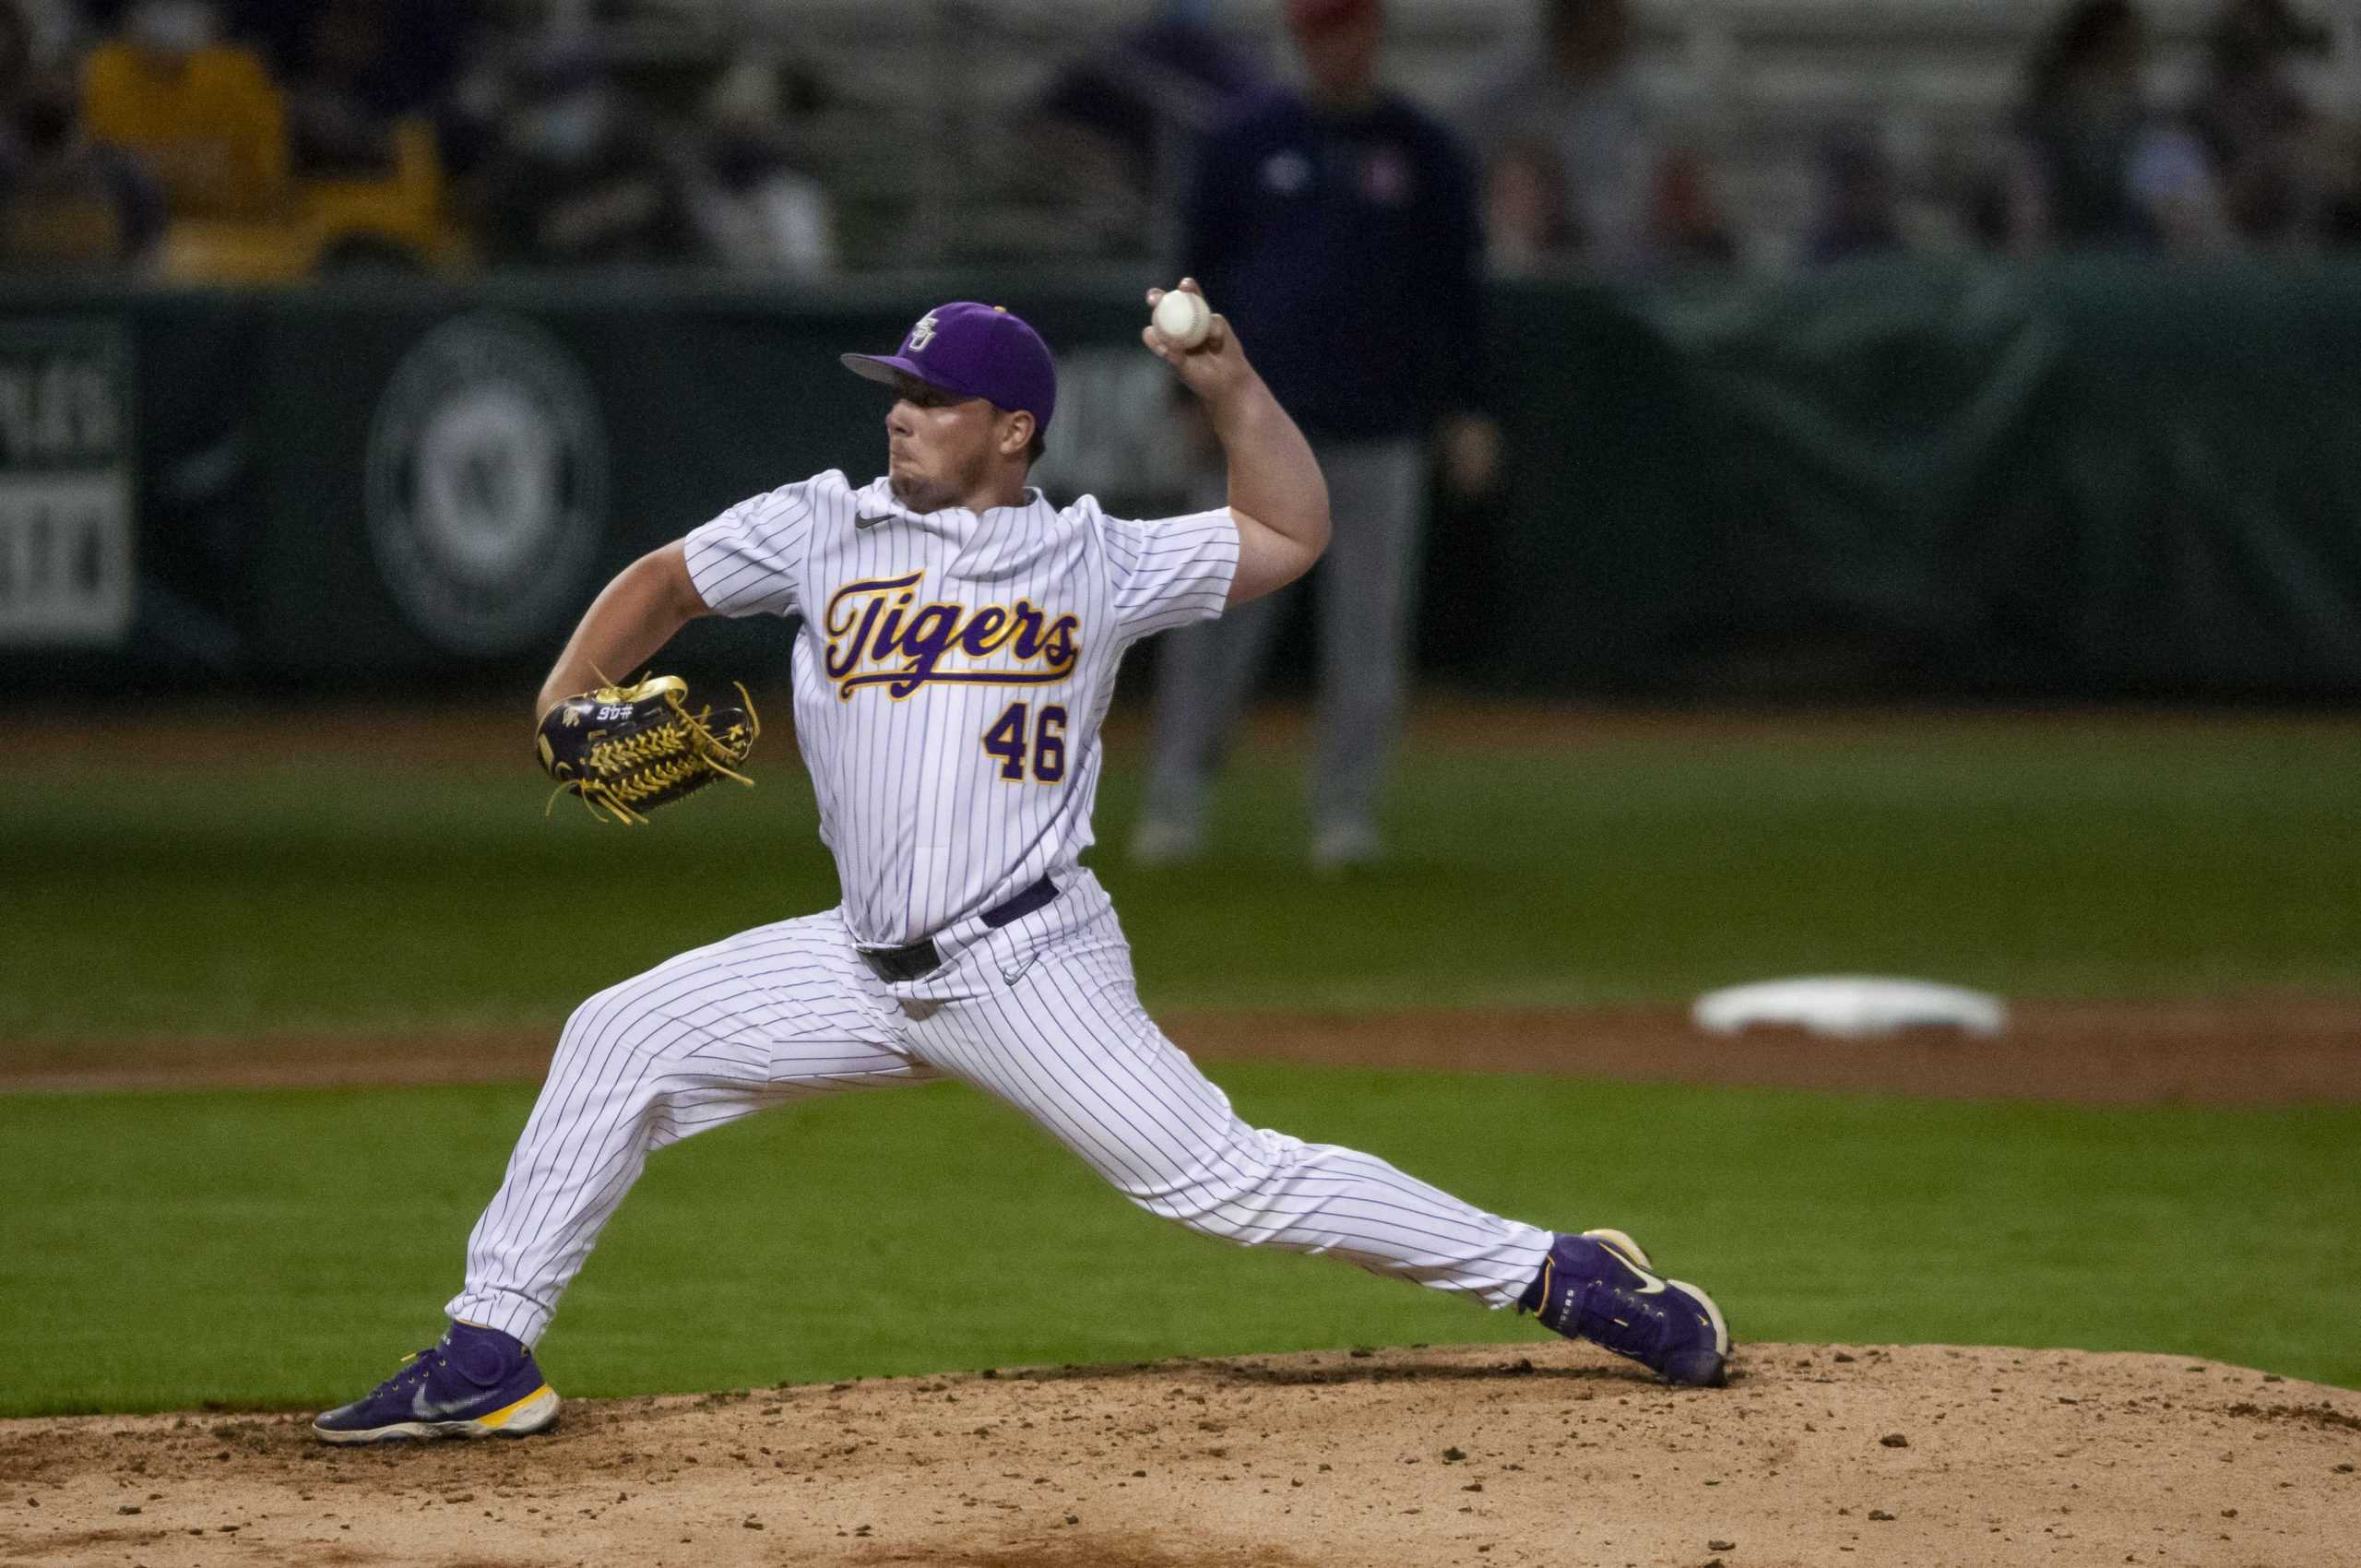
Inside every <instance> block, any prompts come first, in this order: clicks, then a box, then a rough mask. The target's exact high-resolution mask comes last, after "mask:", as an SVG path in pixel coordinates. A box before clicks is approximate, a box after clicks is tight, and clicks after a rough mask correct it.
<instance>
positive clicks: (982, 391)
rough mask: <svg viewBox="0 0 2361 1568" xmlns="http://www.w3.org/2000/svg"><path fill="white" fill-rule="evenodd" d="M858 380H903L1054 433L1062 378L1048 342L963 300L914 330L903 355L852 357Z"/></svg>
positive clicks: (1016, 318)
mask: <svg viewBox="0 0 2361 1568" xmlns="http://www.w3.org/2000/svg"><path fill="white" fill-rule="evenodd" d="M843 359H844V367H845V368H846V369H847V370H848V371H850V372H852V373H853V374H855V375H864V376H867V377H868V378H869V379H870V380H872V381H883V382H885V383H886V384H888V385H889V386H890V385H891V384H892V383H893V380H894V377H895V376H896V374H902V375H910V376H916V377H917V378H918V379H919V380H920V381H923V382H925V383H926V384H927V385H928V386H938V387H941V388H942V389H943V391H945V392H956V393H957V394H959V396H961V397H963V398H984V399H985V400H986V401H988V402H990V403H991V405H992V406H993V407H994V408H998V409H1006V410H1011V411H1014V410H1018V409H1022V410H1025V411H1026V413H1028V414H1031V415H1032V416H1033V426H1034V429H1035V430H1036V431H1047V430H1048V429H1049V428H1050V410H1052V409H1054V408H1056V407H1057V403H1058V371H1057V366H1056V365H1054V364H1053V363H1051V362H1050V346H1049V345H1048V344H1047V343H1044V342H1042V341H1041V335H1040V334H1039V333H1038V332H1036V331H1034V330H1033V328H1032V327H1028V326H1026V323H1025V318H1024V317H1023V316H1020V315H1011V314H1010V313H1009V312H1008V310H1007V309H1005V308H1004V307H1003V306H1000V305H983V304H978V303H976V302H975V301H973V300H959V301H955V303H951V304H947V305H937V306H935V307H934V308H933V309H932V310H931V311H929V312H927V313H926V314H925V315H922V316H920V317H919V318H918V321H917V322H916V323H915V324H913V325H912V327H910V334H909V336H908V337H907V338H905V339H902V351H901V352H900V353H898V354H846V355H844V356H843Z"/></svg>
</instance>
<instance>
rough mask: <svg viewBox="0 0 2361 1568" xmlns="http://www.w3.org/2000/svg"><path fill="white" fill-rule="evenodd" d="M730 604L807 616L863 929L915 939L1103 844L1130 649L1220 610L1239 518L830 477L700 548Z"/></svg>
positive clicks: (822, 744)
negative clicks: (923, 497)
mask: <svg viewBox="0 0 2361 1568" xmlns="http://www.w3.org/2000/svg"><path fill="white" fill-rule="evenodd" d="M685 547H686V552H687V557H688V567H689V576H690V577H691V578H692V579H693V580H694V582H695V584H696V588H697V592H698V593H699V594H700V595H702V596H703V598H704V600H705V601H706V604H707V605H708V606H710V607H711V608H712V609H714V610H715V611H717V612H720V613H722V614H726V615H756V614H773V615H800V616H801V617H802V622H803V624H802V627H801V631H799V632H798V633H797V635H796V645H797V646H796V647H795V650H794V682H795V730H796V743H797V744H798V746H800V747H801V750H802V753H803V760H804V766H806V767H808V768H809V769H810V770H811V773H812V782H813V788H814V789H815V790H816V791H817V793H818V795H819V801H820V837H821V839H822V841H823V842H825V844H826V845H827V846H828V848H829V849H830V850H831V851H832V852H833V853H834V854H835V856H836V875H837V879H838V881H839V882H840V884H841V885H842V887H843V893H844V919H845V923H846V926H847V929H848V931H849V932H850V933H851V935H852V937H853V939H854V941H856V942H858V943H860V944H863V945H868V946H898V945H900V944H904V943H908V942H915V941H918V940H919V939H920V938H921V937H926V936H931V935H932V934H934V933H935V932H939V931H942V930H943V929H944V928H945V927H947V926H949V925H951V924H953V923H954V922H955V921H960V920H962V919H965V918H967V917H968V916H970V915H974V914H976V913H978V912H979V911H981V910H984V909H991V907H993V906H994V905H996V904H999V903H1001V902H1003V900H1005V899H1007V898H1008V897H1011V896H1013V895H1014V894H1015V893H1018V892H1020V891H1022V890H1023V889H1024V888H1026V887H1027V886H1029V885H1032V884H1033V883H1034V882H1036V881H1038V879H1039V878H1040V877H1042V876H1044V875H1050V876H1055V875H1057V874H1058V873H1061V872H1064V871H1070V870H1071V869H1072V868H1073V867H1074V863H1075V861H1076V859H1077V858H1078V857H1079V856H1080V855H1081V853H1082V851H1083V850H1084V849H1086V847H1087V846H1088V845H1089V844H1090V842H1091V834H1090V808H1091V802H1092V798H1093V797H1094V796H1095V795H1096V794H1097V786H1098V768H1099V749H1098V727H1099V722H1100V720H1101V719H1104V718H1105V717H1106V715H1107V707H1108V704H1109V701H1111V700H1112V698H1113V696H1114V690H1115V671H1116V666H1117V665H1118V663H1119V662H1120V661H1121V659H1122V655H1123V650H1124V649H1125V648H1126V647H1130V646H1131V644H1133V643H1134V642H1136V641H1138V640H1139V639H1140V638H1142V637H1144V636H1148V635H1150V634H1151V633H1155V632H1160V631H1163V630H1165V629H1166V628H1168V627H1171V626H1178V625H1182V624H1186V623H1189V622H1192V621H1202V620H1209V619H1211V618H1212V617H1214V616H1216V615H1218V614H1219V613H1221V609H1222V604H1223V602H1224V600H1226V599H1227V597H1228V592H1229V585H1230V579H1231V578H1232V576H1234V575H1235V574H1236V572H1237V569H1238V529H1237V525H1236V524H1235V523H1234V522H1233V521H1232V519H1231V517H1230V515H1229V513H1228V510H1227V509H1222V510H1216V511H1211V512H1200V513H1195V514H1192V515H1190V516H1187V517H1170V518H1166V519H1163V520H1161V521H1157V522H1133V521H1128V520H1125V519H1121V518H1117V517H1109V516H1108V515H1107V514H1106V513H1105V511H1104V510H1102V509H1101V508H1100V506H1099V505H1098V503H1097V500H1096V499H1095V498H1093V497H1091V496H1087V495H1086V496H1084V497H1082V498H1081V499H1080V500H1078V501H1076V502H1075V503H1074V505H1071V506H1067V507H1064V508H1063V509H1060V508H1057V507H1053V506H1051V505H1050V503H1049V502H1048V501H1047V500H1046V499H1045V498H1043V496H1042V494H1041V493H1040V492H1039V491H1038V490H1028V491H1026V501H1025V504H1024V505H1018V506H995V507H991V508H988V509H987V510H985V511H983V512H980V513H979V512H971V511H968V510H967V509H966V508H964V507H952V508H948V509H945V510H943V511H940V512H929V513H915V512H912V511H910V510H909V509H908V507H906V506H904V505H901V503H899V502H898V501H896V500H895V498H894V493H893V491H892V489H891V488H890V487H889V486H888V484H887V482H886V481H884V480H883V479H879V480H874V481H871V482H870V483H869V484H867V485H865V486H863V487H862V488H860V489H859V490H855V489H853V488H852V486H851V485H850V483H849V482H848V481H847V480H846V478H845V476H844V474H843V473H842V472H840V471H838V470H836V469H829V470H828V471H827V472H825V473H822V474H816V475H814V476H813V477H812V478H811V479H808V480H805V481H802V482H801V483H798V484H790V485H786V486H783V487H781V488H780V489H777V490H775V491H772V492H771V493H769V494H767V495H758V496H755V497H753V499H751V500H748V501H744V502H741V503H740V504H739V505H735V506H732V507H731V508H730V510H728V511H726V512H724V513H722V514H721V516H719V517H716V518H715V519H714V520H713V521H711V522H709V523H706V524H705V525H704V526H703V527H701V528H698V529H694V530H693V531H692V532H691V533H690V534H689V536H688V538H687V540H685Z"/></svg>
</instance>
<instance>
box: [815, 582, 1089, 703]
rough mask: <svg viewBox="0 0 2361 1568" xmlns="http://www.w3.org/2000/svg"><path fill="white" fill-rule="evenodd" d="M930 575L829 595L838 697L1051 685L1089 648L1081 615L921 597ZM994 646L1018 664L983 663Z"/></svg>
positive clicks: (829, 665)
mask: <svg viewBox="0 0 2361 1568" xmlns="http://www.w3.org/2000/svg"><path fill="white" fill-rule="evenodd" d="M924 576H926V574H925V573H924V572H922V571H920V572H912V573H910V574H908V576H899V577H875V578H871V579H869V580H868V581H865V582H858V583H847V584H846V585H845V586H844V587H842V588H838V589H837V590H836V593H835V594H834V595H833V596H832V597H831V598H830V599H829V600H828V612H827V613H826V615H825V616H824V617H822V619H821V623H820V624H821V626H822V628H823V629H824V630H825V631H826V632H827V634H828V651H827V659H826V661H825V669H826V670H827V672H828V679H829V680H831V681H833V682H835V683H836V695H838V696H839V697H841V698H843V699H844V700H845V701H847V702H850V701H851V700H852V695H853V693H854V692H856V691H858V690H859V689H860V688H861V687H863V686H883V687H884V688H885V695H887V696H889V697H892V698H894V699H895V700H896V702H898V701H900V700H901V699H902V698H904V697H907V696H908V695H910V694H911V693H912V692H915V691H917V690H918V689H919V687H920V686H923V685H928V684H930V683H931V684H937V685H967V686H1047V685H1051V684H1054V683H1057V682H1059V681H1062V680H1064V679H1065V678H1066V677H1067V676H1069V675H1071V674H1073V673H1074V660H1075V659H1078V658H1080V657H1081V653H1082V638H1081V631H1082V622H1081V620H1080V619H1079V618H1078V617H1076V616H1074V615H1057V616H1052V615H1051V614H1050V612H1047V611H1044V610H1038V609H1036V608H1034V606H1033V605H1032V604H1031V603H1030V602H1029V601H1028V600H1022V599H1020V600H1017V601H1016V602H1015V603H1014V605H1002V604H987V605H984V606H983V607H982V608H980V609H979V610H976V611H973V612H970V611H969V610H968V609H967V606H966V605H964V604H954V603H950V602H948V601H946V600H931V601H930V602H928V603H926V604H922V605H921V604H918V588H919V579H920V578H922V577H924ZM913 605H917V608H916V609H915V610H913V609H912V606H913ZM994 654H1005V656H1006V657H1007V658H1008V659H1011V660H1014V665H1013V666H1010V665H1002V666H1000V667H996V668H991V669H979V668H977V662H976V661H979V660H981V659H990V658H991V656H992V655H994ZM946 664H947V665H948V667H947V668H946Z"/></svg>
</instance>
